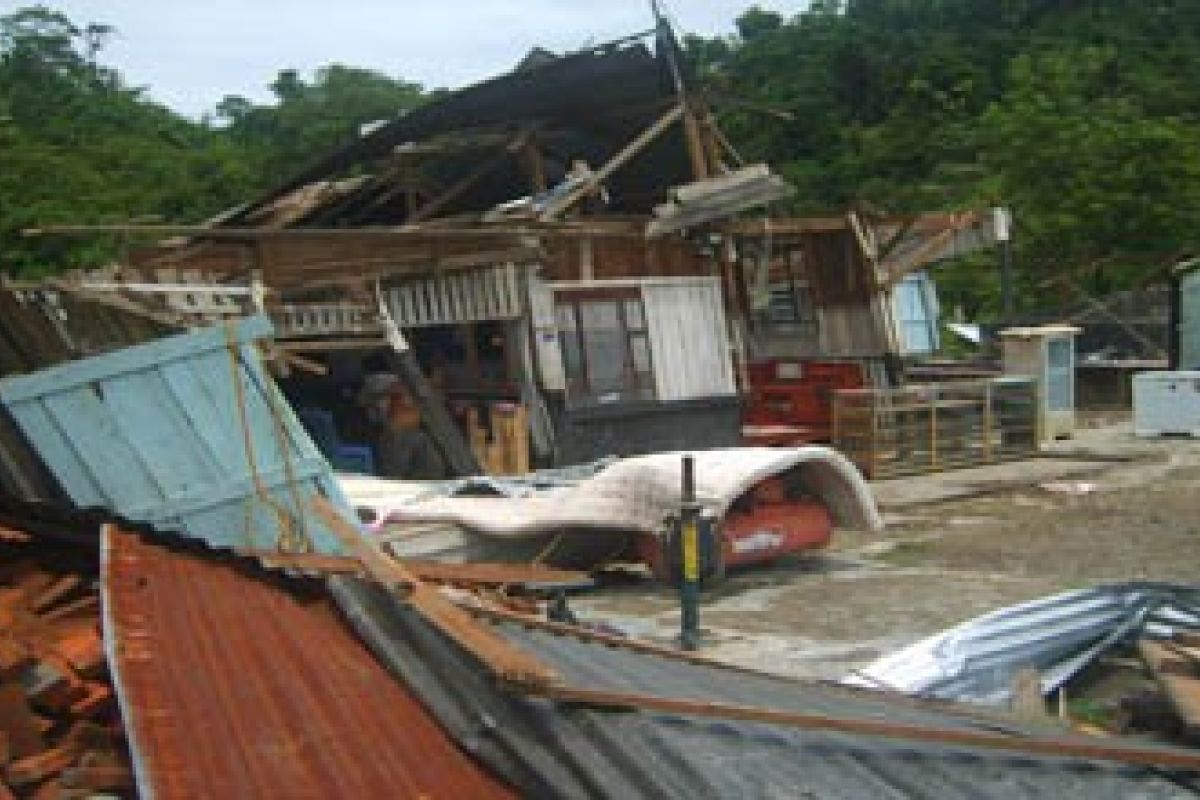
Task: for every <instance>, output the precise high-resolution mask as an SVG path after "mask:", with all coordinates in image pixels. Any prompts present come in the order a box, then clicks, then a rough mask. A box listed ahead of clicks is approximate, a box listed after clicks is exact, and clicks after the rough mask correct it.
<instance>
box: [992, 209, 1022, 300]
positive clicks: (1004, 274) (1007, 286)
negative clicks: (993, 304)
mask: <svg viewBox="0 0 1200 800" xmlns="http://www.w3.org/2000/svg"><path fill="white" fill-rule="evenodd" d="M992 213H993V219H994V222H995V226H996V242H997V244H998V245H999V246H1000V305H1001V307H1002V309H1003V314H1004V316H1003V319H1004V322H1006V323H1008V322H1012V319H1013V316H1014V315H1015V313H1016V300H1015V298H1014V296H1013V271H1012V270H1013V263H1012V217H1011V216H1010V212H1009V210H1008V209H1007V208H1003V207H999V206H998V207H996V208H994V209H992Z"/></svg>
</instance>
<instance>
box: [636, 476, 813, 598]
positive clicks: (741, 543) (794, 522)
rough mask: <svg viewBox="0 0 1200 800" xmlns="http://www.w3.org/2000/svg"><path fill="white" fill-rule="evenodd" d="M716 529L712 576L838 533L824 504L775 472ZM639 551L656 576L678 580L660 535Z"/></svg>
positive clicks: (642, 542)
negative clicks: (715, 552)
mask: <svg viewBox="0 0 1200 800" xmlns="http://www.w3.org/2000/svg"><path fill="white" fill-rule="evenodd" d="M715 533H716V544H717V546H718V547H719V554H715V555H717V557H716V559H715V563H714V565H713V567H712V568H711V569H710V570H709V572H710V578H717V579H719V578H720V577H721V576H723V574H724V572H725V570H726V569H728V568H730V567H742V566H748V565H750V564H760V563H763V562H765V561H770V560H772V559H775V558H778V557H780V556H783V555H788V554H790V553H798V552H801V551H804V550H814V549H817V548H820V547H824V546H825V545H827V544H828V543H829V539H830V536H831V535H832V533H833V520H832V518H831V517H830V515H829V509H827V508H826V507H825V506H824V504H822V503H821V502H819V501H817V500H812V499H809V498H807V497H803V496H797V495H796V493H795V492H794V491H793V490H792V489H791V487H790V486H789V484H788V481H787V479H786V478H784V477H773V478H768V479H766V480H764V481H762V482H761V483H759V484H757V485H756V486H754V487H753V488H752V489H751V490H750V491H748V492H747V493H746V494H744V495H742V496H741V497H740V498H738V499H737V500H736V501H735V502H734V504H733V505H732V506H731V507H730V509H729V511H728V513H726V515H725V516H724V518H722V519H720V520H717V521H716V522H715ZM637 552H638V556H639V558H640V559H641V560H642V561H643V562H644V563H646V564H647V565H648V566H649V567H650V570H651V572H653V573H654V577H655V578H657V579H658V580H660V581H663V582H665V583H670V582H671V581H672V580H673V577H672V572H673V571H672V569H671V565H669V564H668V563H667V560H666V557H665V555H664V548H663V544H662V540H661V539H660V538H659V537H658V536H653V535H644V536H639V537H638V539H637Z"/></svg>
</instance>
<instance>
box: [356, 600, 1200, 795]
mask: <svg viewBox="0 0 1200 800" xmlns="http://www.w3.org/2000/svg"><path fill="white" fill-rule="evenodd" d="M332 586H333V591H334V595H335V597H336V598H337V599H338V602H339V603H340V604H341V605H342V608H343V610H345V611H346V612H347V614H348V616H349V617H350V618H351V620H352V621H353V622H354V624H355V625H356V626H357V627H358V628H359V630H360V633H362V635H363V636H364V638H366V639H367V640H368V642H370V643H371V644H372V646H373V647H374V648H375V649H376V652H377V653H378V654H379V655H380V656H381V657H382V658H383V659H384V660H385V661H386V662H387V663H388V664H389V665H390V666H391V667H392V668H393V669H394V670H395V671H397V672H398V673H399V674H400V675H402V676H403V677H404V679H405V681H406V684H407V685H408V686H409V687H410V688H411V689H412V690H413V691H414V692H415V693H416V694H417V695H418V696H420V697H421V698H422V700H423V701H424V702H425V703H426V705H427V706H428V707H429V708H430V709H431V710H432V711H433V712H434V713H435V714H436V715H437V717H438V718H439V719H440V720H441V721H442V722H443V724H445V725H446V726H447V727H448V728H449V729H450V730H451V731H452V732H453V733H454V735H455V736H456V737H457V738H458V739H459V741H461V742H465V743H469V746H470V748H471V749H472V750H473V751H474V752H477V753H479V755H480V756H481V757H482V758H483V759H484V760H486V761H487V762H488V763H489V764H491V765H492V766H493V767H494V768H495V769H496V770H497V771H498V772H500V774H502V775H504V776H505V777H507V778H508V779H509V780H510V781H512V782H513V783H514V785H516V786H519V787H520V788H521V789H522V790H524V791H525V792H526V793H527V794H529V795H530V796H536V797H580V798H584V797H588V798H591V797H612V798H628V797H739V798H743V797H771V798H784V797H786V798H793V797H811V798H863V797H904V798H913V797H918V798H919V797H931V798H945V797H973V798H978V797H984V798H986V797H998V798H1012V797H1046V798H1069V797H1087V798H1088V800H1101V799H1102V798H1114V800H1115V798H1126V797H1134V796H1136V797H1142V798H1174V797H1194V796H1195V795H1196V793H1197V789H1196V784H1195V783H1194V781H1195V780H1196V776H1190V777H1183V776H1179V775H1171V774H1167V773H1166V772H1165V771H1161V770H1153V769H1146V768H1132V767H1125V766H1120V765H1114V764H1107V763H1098V762H1088V761H1081V760H1078V759H1066V758H1052V757H1040V756H1034V755H1025V754H1009V753H1003V752H997V751H985V750H980V749H973V748H969V747H961V746H952V745H934V744H927V743H920V742H910V741H900V740H895V739H882V738H877V737H871V736H865V735H851V734H843V733H832V732H830V733H825V732H817V731H812V730H803V729H798V728H784V727H780V726H778V725H771V724H763V723H743V722H735V721H726V720H714V719H700V718H694V717H688V718H685V717H679V716H674V715H669V714H662V713H650V712H644V711H638V712H630V711H612V710H609V711H604V710H598V709H586V708H581V707H574V708H572V707H566V706H561V705H556V704H554V703H551V702H549V701H547V700H543V699H536V698H528V697H519V696H516V695H513V694H508V693H504V692H502V691H499V690H498V689H497V688H496V687H495V686H494V685H492V684H491V683H490V682H489V681H487V680H486V679H485V677H484V676H483V675H481V674H480V670H479V669H478V667H476V666H475V665H473V664H471V663H469V662H468V661H467V660H466V659H465V658H464V657H463V656H462V654H461V653H460V652H459V651H457V650H456V649H455V648H454V647H453V646H452V645H450V644H449V643H448V642H447V641H446V640H445V639H444V638H442V637H441V636H440V635H439V634H438V633H437V632H435V631H433V630H431V629H429V628H428V627H427V626H425V625H424V624H423V623H422V622H421V621H420V620H419V619H417V618H416V617H415V616H414V615H412V614H411V613H410V612H408V611H407V610H405V609H404V608H402V607H400V606H398V605H397V604H395V603H394V602H393V601H392V600H391V599H390V598H389V597H387V596H386V595H383V594H381V593H380V592H379V591H377V590H376V589H374V588H372V587H370V586H367V585H365V584H362V583H361V582H358V581H355V580H352V579H341V578H339V579H336V580H335V581H334V582H333V583H332ZM497 629H498V630H499V631H500V632H501V633H503V634H504V635H505V636H506V637H507V638H509V639H510V640H512V641H514V642H515V643H518V644H519V645H520V646H522V647H523V648H525V649H527V650H529V651H530V652H534V653H536V654H537V655H538V656H539V657H541V658H542V659H543V660H544V661H545V662H546V663H547V664H548V665H550V666H551V667H552V668H553V669H555V670H556V671H558V672H559V673H560V674H561V675H562V676H563V678H564V679H565V680H566V682H567V683H568V684H570V685H575V686H584V687H588V688H593V689H610V690H614V691H632V692H640V693H646V694H653V695H658V696H667V697H674V698H696V699H701V700H706V701H711V702H724V703H736V704H750V705H754V706H758V707H765V708H770V709H778V710H789V711H798V712H810V713H821V714H828V715H830V716H836V717H840V718H859V719H887V720H891V721H897V722H908V723H911V724H914V725H928V726H936V727H940V728H943V729H945V728H954V729H966V730H976V731H990V732H993V733H995V732H1012V733H1013V734H1015V735H1021V734H1031V733H1037V734H1046V731H1045V730H1042V731H1038V730H1035V729H1030V728H1028V727H1022V726H1018V725H1017V724H1016V723H1009V721H1007V720H1001V719H1000V718H997V717H995V716H993V717H990V718H989V717H981V716H968V715H966V714H965V713H957V712H955V713H952V712H951V711H949V710H947V709H946V707H944V706H937V707H934V706H929V705H927V704H918V703H915V702H911V701H905V700H904V699H902V698H901V699H897V698H889V697H886V696H880V695H878V694H873V693H868V692H861V691H851V690H848V689H844V688H838V687H829V686H821V685H815V684H801V683H797V682H793V681H787V680H783V679H778V678H773V677H769V676H760V675H754V674H746V673H744V672H739V671H734V670H725V669H720V668H714V667H711V666H705V665H700V664H694V663H688V662H684V661H679V660H676V659H671V658H665V657H662V656H656V655H650V654H640V653H634V652H631V651H629V650H626V649H623V648H614V647H609V646H605V645H602V644H596V643H589V642H584V641H581V640H579V639H576V638H573V637H564V636H556V635H554V634H551V633H549V632H547V631H544V630H540V629H531V630H526V629H523V628H520V627H517V626H514V625H512V624H510V623H505V624H502V625H499V626H498V627H497ZM1055 730H1057V729H1055Z"/></svg>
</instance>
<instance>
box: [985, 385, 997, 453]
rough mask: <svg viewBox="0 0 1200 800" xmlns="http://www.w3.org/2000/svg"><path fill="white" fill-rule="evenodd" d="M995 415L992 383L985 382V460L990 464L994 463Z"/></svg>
mask: <svg viewBox="0 0 1200 800" xmlns="http://www.w3.org/2000/svg"><path fill="white" fill-rule="evenodd" d="M993 413H994V412H993V411H992V382H991V381H988V380H985V381H984V383H983V460H984V462H986V463H989V464H990V463H991V461H992V426H993V425H994V424H995V421H994V419H993V417H992V415H993Z"/></svg>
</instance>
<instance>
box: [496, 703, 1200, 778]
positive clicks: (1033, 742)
mask: <svg viewBox="0 0 1200 800" xmlns="http://www.w3.org/2000/svg"><path fill="white" fill-rule="evenodd" d="M507 687H508V688H509V689H510V690H511V691H513V692H514V693H517V694H523V695H526V696H530V697H543V698H546V699H548V700H554V701H556V702H559V703H565V704H569V705H576V706H586V707H591V708H597V709H613V710H620V711H655V712H660V713H665V714H678V715H680V716H687V717H704V718H708V719H723V720H737V721H741V722H762V723H765V724H768V725H781V726H787V727H792V728H804V729H807V730H817V731H833V732H837V733H848V734H854V735H865V736H879V737H883V738H887V739H897V740H901V741H918V742H931V743H935V744H944V745H958V746H962V747H976V748H984V749H989V750H1007V751H1012V752H1020V753H1029V754H1034V755H1041V756H1061V757H1064V758H1082V759H1088V760H1093V761H1113V762H1117V763H1121V764H1138V765H1142V766H1149V767H1167V768H1171V769H1184V770H1189V771H1193V772H1200V753H1196V752H1194V751H1186V750H1181V749H1171V748H1165V747H1162V748H1149V747H1130V746H1128V745H1118V744H1108V743H1098V742H1090V741H1087V740H1084V739H1081V738H1078V737H1072V738H1065V737H1064V738H1060V739H1051V738H1043V737H1032V736H1024V737H1023V736H1015V735H1005V734H1001V733H987V732H983V731H976V730H965V729H953V728H937V727H930V726H925V725H914V724H910V723H903V722H890V721H887V720H884V719H866V718H860V719H847V718H841V717H829V716H825V715H823V714H809V713H803V712H797V711H780V710H778V709H773V708H759V707H754V706H742V705H733V704H727V703H707V702H704V701H701V700H684V699H678V698H672V697H658V696H654V695H646V694H638V693H630V692H615V691H608V690H604V689H580V688H577V687H573V686H561V685H559V686H553V685H522V684H519V683H508V684H507Z"/></svg>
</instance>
